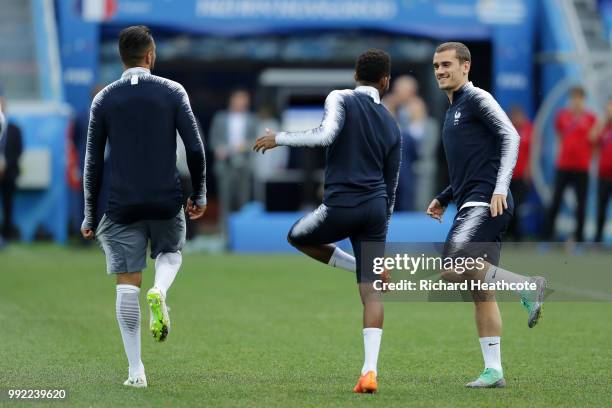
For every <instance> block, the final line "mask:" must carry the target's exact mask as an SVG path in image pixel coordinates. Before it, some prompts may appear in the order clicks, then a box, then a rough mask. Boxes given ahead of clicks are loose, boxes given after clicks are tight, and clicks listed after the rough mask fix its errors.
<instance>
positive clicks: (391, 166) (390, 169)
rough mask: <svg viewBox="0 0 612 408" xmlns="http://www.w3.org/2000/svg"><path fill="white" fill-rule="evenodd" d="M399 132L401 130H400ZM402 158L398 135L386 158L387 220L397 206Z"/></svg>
mask: <svg viewBox="0 0 612 408" xmlns="http://www.w3.org/2000/svg"><path fill="white" fill-rule="evenodd" d="M398 132H399V130H398ZM401 160H402V138H401V136H399V137H398V140H397V143H395V145H394V146H393V147H392V148H391V150H390V152H389V154H388V155H387V158H386V160H385V167H384V174H383V176H384V178H385V184H386V186H387V200H388V201H387V220H389V219H390V218H391V215H392V214H393V208H394V207H395V194H396V190H397V184H398V181H399V172H400V164H401Z"/></svg>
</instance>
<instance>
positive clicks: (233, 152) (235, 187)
mask: <svg viewBox="0 0 612 408" xmlns="http://www.w3.org/2000/svg"><path fill="white" fill-rule="evenodd" d="M250 104H251V96H250V94H249V93H248V92H247V91H246V90H244V89H238V90H235V91H233V92H232V93H231V95H230V98H229V106H228V109H227V110H223V111H220V112H217V113H216V114H215V116H214V117H213V120H212V124H211V127H210V132H209V142H210V145H211V148H212V150H213V152H214V155H215V174H216V176H217V188H218V191H219V201H220V209H221V225H222V226H223V227H222V228H223V229H225V220H226V218H227V216H228V215H229V213H230V212H231V211H236V210H239V209H240V208H241V207H242V205H243V204H245V203H246V202H247V201H248V200H249V197H250V192H251V177H252V174H251V160H250V156H249V154H248V152H249V146H251V145H252V143H253V142H254V141H255V138H256V136H257V119H256V117H255V115H254V114H252V113H251V112H250V111H249V108H250Z"/></svg>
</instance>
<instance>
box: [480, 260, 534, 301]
mask: <svg viewBox="0 0 612 408" xmlns="http://www.w3.org/2000/svg"><path fill="white" fill-rule="evenodd" d="M529 279H531V277H529V276H524V275H519V274H518V273H514V272H510V271H507V270H505V269H504V268H500V267H499V266H495V265H489V269H488V270H487V273H486V274H485V278H484V281H485V282H486V283H495V282H506V283H528V282H529ZM516 292H517V293H519V294H520V293H521V292H522V291H520V290H517V291H516Z"/></svg>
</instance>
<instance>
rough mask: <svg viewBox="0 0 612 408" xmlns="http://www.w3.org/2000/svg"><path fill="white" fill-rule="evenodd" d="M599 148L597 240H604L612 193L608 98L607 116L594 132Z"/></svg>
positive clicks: (611, 117) (610, 103)
mask: <svg viewBox="0 0 612 408" xmlns="http://www.w3.org/2000/svg"><path fill="white" fill-rule="evenodd" d="M593 136H594V139H595V141H596V143H597V147H598V150H599V172H598V174H597V232H596V234H595V242H603V240H604V227H605V225H606V215H607V212H608V211H607V210H608V201H609V199H610V195H611V194H612V99H608V103H607V105H606V116H605V118H604V120H603V121H601V122H600V123H599V124H598V125H597V127H596V128H595V131H594V132H593Z"/></svg>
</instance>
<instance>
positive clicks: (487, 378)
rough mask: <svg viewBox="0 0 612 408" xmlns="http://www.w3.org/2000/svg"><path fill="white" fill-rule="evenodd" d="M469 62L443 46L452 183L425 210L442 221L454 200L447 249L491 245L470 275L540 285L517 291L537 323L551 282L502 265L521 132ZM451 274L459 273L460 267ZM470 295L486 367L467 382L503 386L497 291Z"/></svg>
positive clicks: (439, 74) (440, 63) (438, 55)
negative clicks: (476, 80) (477, 81)
mask: <svg viewBox="0 0 612 408" xmlns="http://www.w3.org/2000/svg"><path fill="white" fill-rule="evenodd" d="M470 66H471V56H470V51H469V50H468V48H467V47H466V46H465V45H464V44H462V43H458V42H449V43H444V44H441V45H440V46H438V48H437V49H436V52H435V54H434V57H433V68H434V71H435V75H436V79H437V81H438V85H439V87H440V89H442V90H443V91H445V92H446V95H447V96H448V99H449V101H450V107H449V108H448V111H447V112H446V118H445V121H444V129H443V135H442V140H443V143H444V150H445V153H446V160H447V162H448V171H449V176H450V185H449V186H448V187H447V188H446V189H445V190H444V191H443V192H442V193H440V194H439V195H438V196H437V197H436V198H435V199H434V200H433V201H432V202H431V204H430V205H429V207H428V208H427V214H428V215H430V216H431V217H432V218H435V219H437V220H441V219H442V215H443V214H444V210H445V209H446V206H447V205H448V204H449V202H451V201H455V203H456V204H457V208H458V209H459V211H458V212H457V215H456V217H455V219H454V221H453V225H452V227H451V229H450V231H449V233H448V237H447V238H446V243H447V246H448V247H455V248H457V247H459V246H462V245H464V246H469V245H471V246H472V248H473V247H475V246H480V247H482V243H486V244H487V245H485V247H486V248H487V249H488V250H492V253H490V252H489V253H488V261H489V262H490V264H488V265H487V266H486V267H485V268H482V269H480V270H478V271H473V272H474V275H472V276H470V277H471V278H475V279H480V280H481V281H484V282H486V283H496V282H505V283H509V284H511V283H516V284H525V283H535V284H536V287H537V290H535V291H529V292H519V295H520V298H521V302H522V304H523V305H524V306H525V308H526V309H527V311H528V313H529V318H528V325H529V327H533V326H535V325H536V323H537V322H538V319H539V317H540V313H541V308H542V301H543V298H544V289H545V287H546V281H545V280H544V278H540V277H534V278H529V277H525V276H522V275H518V274H515V273H513V272H510V271H507V270H504V269H502V268H500V267H498V266H497V264H498V261H499V255H500V253H499V252H500V250H501V237H502V234H503V233H504V231H505V230H506V228H507V226H508V223H509V221H510V218H511V217H512V212H513V209H514V208H513V207H514V205H513V202H512V195H511V193H510V190H509V185H510V179H511V178H512V171H513V169H514V165H515V163H516V159H517V156H518V146H519V135H518V133H517V132H516V130H515V129H514V127H513V126H512V123H511V122H510V120H509V119H508V117H507V116H506V114H505V113H504V111H503V110H502V109H501V107H500V106H499V104H498V103H497V102H496V101H495V99H493V97H492V96H491V94H489V93H488V92H486V91H484V90H482V89H480V88H477V87H475V86H474V85H472V83H471V82H469V81H468V74H469V72H470ZM466 244H467V245H466ZM452 274H454V275H455V277H457V275H456V274H455V272H452V271H451V275H452ZM467 275H469V274H467ZM445 277H446V278H447V279H448V278H449V275H448V274H446V275H445ZM472 295H473V298H474V305H475V317H476V327H477V330H478V336H479V337H480V345H481V349H482V354H483V357H484V362H485V370H484V372H483V373H482V374H481V375H480V377H479V378H478V379H476V380H475V381H473V382H470V383H468V384H467V386H468V387H473V388H482V387H504V386H505V385H506V381H505V380H504V376H503V370H502V366H501V346H500V342H501V339H500V336H501V327H502V321H501V315H500V313H499V308H498V306H497V302H496V301H495V295H494V293H493V292H490V291H487V292H473V294H472Z"/></svg>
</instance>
